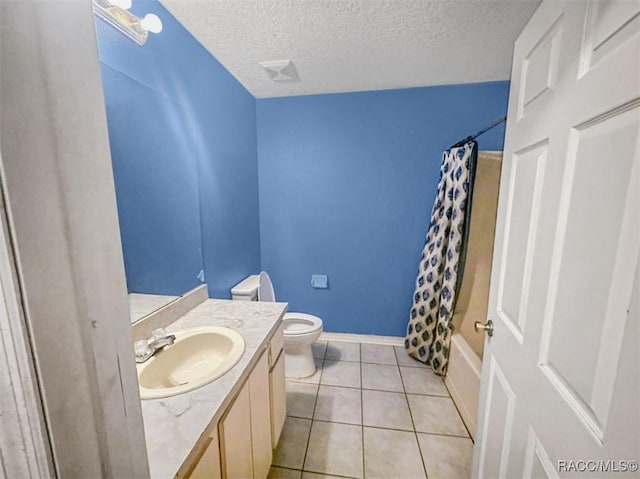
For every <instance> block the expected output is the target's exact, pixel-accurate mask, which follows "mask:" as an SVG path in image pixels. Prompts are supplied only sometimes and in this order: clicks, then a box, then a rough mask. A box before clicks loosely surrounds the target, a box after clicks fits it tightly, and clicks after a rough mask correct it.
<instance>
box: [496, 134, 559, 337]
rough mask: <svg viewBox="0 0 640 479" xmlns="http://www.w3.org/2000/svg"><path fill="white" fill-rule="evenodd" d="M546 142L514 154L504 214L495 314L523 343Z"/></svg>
mask: <svg viewBox="0 0 640 479" xmlns="http://www.w3.org/2000/svg"><path fill="white" fill-rule="evenodd" d="M546 157H547V143H546V142H542V143H538V144H537V145H533V146H530V147H527V148H525V149H523V150H521V151H520V152H517V153H514V154H513V163H512V164H513V166H512V170H511V180H510V185H509V192H510V194H509V198H508V200H507V203H508V205H507V213H506V218H505V238H504V249H503V255H504V256H503V259H502V271H501V272H500V285H499V289H500V291H499V293H498V295H499V299H498V315H499V316H500V318H501V319H502V320H503V321H504V322H505V325H506V326H507V327H508V328H509V329H510V331H511V333H512V334H513V335H514V336H515V337H516V338H517V339H518V341H519V342H520V343H522V340H523V335H524V328H525V322H526V314H525V311H526V304H527V299H528V298H527V292H528V285H529V280H530V274H531V261H532V255H533V244H534V241H533V238H534V237H535V232H536V226H537V220H538V214H539V211H540V195H541V192H542V179H543V176H544V166H545V160H546Z"/></svg>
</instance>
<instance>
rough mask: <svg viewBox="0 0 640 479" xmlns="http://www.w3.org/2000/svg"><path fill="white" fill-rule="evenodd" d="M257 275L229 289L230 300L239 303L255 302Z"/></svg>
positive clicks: (256, 296)
mask: <svg viewBox="0 0 640 479" xmlns="http://www.w3.org/2000/svg"><path fill="white" fill-rule="evenodd" d="M259 277H260V276H259V275H257V274H252V275H251V276H248V277H246V278H245V279H243V280H242V281H240V282H239V283H238V284H236V285H235V286H234V287H233V288H231V299H233V300H239V301H257V300H258V284H259Z"/></svg>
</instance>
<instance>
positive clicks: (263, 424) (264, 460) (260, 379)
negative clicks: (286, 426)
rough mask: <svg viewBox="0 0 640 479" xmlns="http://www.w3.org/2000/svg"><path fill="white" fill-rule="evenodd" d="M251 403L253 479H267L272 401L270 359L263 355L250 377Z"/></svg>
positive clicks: (270, 455) (269, 459)
mask: <svg viewBox="0 0 640 479" xmlns="http://www.w3.org/2000/svg"><path fill="white" fill-rule="evenodd" d="M249 395H250V403H251V447H252V451H253V477H254V479H265V478H266V477H267V475H268V474H269V468H270V467H271V459H272V454H273V452H272V449H271V399H270V396H271V395H270V392H269V358H268V355H267V353H266V351H265V352H264V353H263V354H262V356H261V357H260V359H259V360H258V363H257V364H256V366H255V368H254V369H253V371H252V373H251V376H249Z"/></svg>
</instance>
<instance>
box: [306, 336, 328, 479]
mask: <svg viewBox="0 0 640 479" xmlns="http://www.w3.org/2000/svg"><path fill="white" fill-rule="evenodd" d="M326 355H327V349H326V348H325V350H324V357H326ZM324 357H323V358H322V362H321V363H320V377H319V378H318V389H317V390H316V398H315V400H314V401H313V412H312V413H311V424H309V435H308V436H307V447H305V449H304V457H303V458H302V466H301V467H300V470H301V471H303V470H304V464H305V463H306V462H307V454H309V444H311V431H312V430H313V417H314V416H315V415H316V407H317V405H318V396H320V382H321V381H322V373H323V372H324ZM314 361H315V359H314ZM300 477H302V473H301V474H300Z"/></svg>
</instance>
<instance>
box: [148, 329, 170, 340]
mask: <svg viewBox="0 0 640 479" xmlns="http://www.w3.org/2000/svg"><path fill="white" fill-rule="evenodd" d="M166 337H167V330H166V329H164V328H158V329H154V330H153V331H152V332H151V340H152V341H157V340H158V339H164V338H166Z"/></svg>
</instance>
